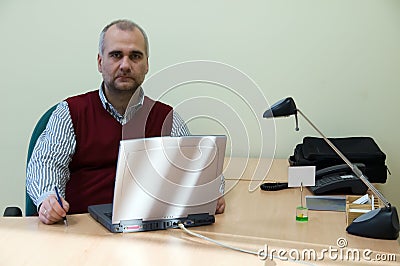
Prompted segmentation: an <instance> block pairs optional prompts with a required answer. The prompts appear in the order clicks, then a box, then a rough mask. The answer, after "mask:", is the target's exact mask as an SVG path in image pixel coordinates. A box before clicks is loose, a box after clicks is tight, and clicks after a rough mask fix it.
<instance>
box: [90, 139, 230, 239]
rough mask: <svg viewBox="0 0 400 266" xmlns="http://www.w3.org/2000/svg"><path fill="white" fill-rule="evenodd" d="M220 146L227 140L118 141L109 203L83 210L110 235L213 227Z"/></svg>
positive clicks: (219, 189)
mask: <svg viewBox="0 0 400 266" xmlns="http://www.w3.org/2000/svg"><path fill="white" fill-rule="evenodd" d="M225 148H226V136H185V137H155V138H144V139H131V140H122V141H121V142H120V148H119V154H118V163H117V172H116V180H115V188H114V200H113V203H110V204H101V205H93V206H89V207H88V211H89V213H90V214H91V216H92V217H93V218H95V219H96V220H97V221H98V222H100V223H101V224H102V225H104V226H105V227H106V228H107V229H108V230H110V231H111V232H139V231H150V230H162V229H168V228H177V227H178V223H179V222H181V223H183V224H185V225H186V226H199V225H207V224H212V223H214V222H215V217H214V214H215V210H216V205H217V199H218V198H219V197H221V196H222V195H223V192H224V180H223V176H222V169H223V163H224V157H225Z"/></svg>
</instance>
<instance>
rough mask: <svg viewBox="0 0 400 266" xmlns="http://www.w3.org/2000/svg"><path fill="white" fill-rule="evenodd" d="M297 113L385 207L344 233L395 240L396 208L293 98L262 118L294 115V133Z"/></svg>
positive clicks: (370, 212) (365, 216)
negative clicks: (298, 107)
mask: <svg viewBox="0 0 400 266" xmlns="http://www.w3.org/2000/svg"><path fill="white" fill-rule="evenodd" d="M297 113H299V114H300V115H301V116H302V117H304V119H305V120H306V121H307V122H308V123H309V124H310V125H311V126H312V127H313V128H314V129H315V130H316V131H317V132H318V133H319V134H320V135H321V136H322V137H323V139H324V140H325V141H326V143H328V145H329V146H330V147H331V148H332V149H333V150H334V151H335V152H336V154H337V155H339V157H340V158H342V160H343V161H345V163H346V164H347V165H348V166H349V167H350V168H351V170H352V171H353V172H354V174H355V175H356V176H357V177H358V178H360V179H361V180H362V181H363V182H364V184H365V185H367V186H368V188H369V189H370V190H371V191H372V193H373V194H374V195H375V196H377V197H378V198H379V199H380V200H381V201H382V203H383V204H384V205H385V206H384V207H382V208H378V209H374V210H371V211H369V212H367V213H365V214H363V215H361V216H359V217H358V218H356V219H354V221H353V222H352V223H351V224H350V225H349V226H348V227H347V228H346V231H347V232H348V233H349V234H352V235H358V236H363V237H369V238H378V239H397V238H398V237H399V217H398V215H397V210H396V207H394V206H392V205H391V204H390V203H389V202H388V201H387V200H386V198H385V197H384V196H383V195H382V193H380V192H379V191H378V190H377V189H376V188H375V187H374V186H373V185H372V184H371V183H370V182H369V181H368V179H367V178H366V176H365V175H364V174H363V173H362V172H361V170H360V169H359V168H358V167H357V166H356V165H354V164H352V163H351V162H350V161H349V160H348V159H347V158H346V157H345V156H344V155H343V153H342V152H341V151H340V150H338V148H336V147H335V145H333V143H332V142H331V141H330V140H329V139H328V138H327V137H325V135H324V134H323V133H322V132H321V131H320V130H319V129H318V128H317V127H316V126H315V125H314V124H313V123H312V122H311V121H310V120H309V119H308V118H307V117H306V116H305V115H304V113H302V112H301V111H300V110H299V109H297V108H296V104H295V103H294V100H293V98H291V97H288V98H286V99H283V100H280V101H279V102H277V103H275V104H274V105H272V107H271V109H268V110H267V111H265V112H264V115H263V117H264V118H272V117H282V116H290V115H295V118H296V131H298V130H299V127H298V119H297Z"/></svg>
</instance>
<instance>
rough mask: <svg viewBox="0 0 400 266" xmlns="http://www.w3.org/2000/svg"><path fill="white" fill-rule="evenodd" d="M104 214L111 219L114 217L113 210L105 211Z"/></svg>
mask: <svg viewBox="0 0 400 266" xmlns="http://www.w3.org/2000/svg"><path fill="white" fill-rule="evenodd" d="M104 215H105V216H107V217H108V218H110V219H111V218H112V212H105V213H104Z"/></svg>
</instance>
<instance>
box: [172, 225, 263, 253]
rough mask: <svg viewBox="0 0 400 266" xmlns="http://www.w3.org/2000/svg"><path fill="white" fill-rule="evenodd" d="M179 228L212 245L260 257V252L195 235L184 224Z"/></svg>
mask: <svg viewBox="0 0 400 266" xmlns="http://www.w3.org/2000/svg"><path fill="white" fill-rule="evenodd" d="M178 226H179V228H180V229H182V230H183V231H185V232H186V233H188V234H189V235H192V236H196V237H199V238H201V239H204V240H207V241H210V242H212V243H214V244H216V245H218V246H221V247H224V248H229V249H233V250H236V251H240V252H244V253H248V254H252V255H256V256H258V252H257V251H251V250H246V249H241V248H237V247H234V246H230V245H227V244H224V243H221V242H218V241H217V240H214V239H211V238H208V237H206V236H203V235H200V234H197V233H195V232H192V231H190V230H189V229H187V228H186V227H185V226H184V225H183V224H182V223H178Z"/></svg>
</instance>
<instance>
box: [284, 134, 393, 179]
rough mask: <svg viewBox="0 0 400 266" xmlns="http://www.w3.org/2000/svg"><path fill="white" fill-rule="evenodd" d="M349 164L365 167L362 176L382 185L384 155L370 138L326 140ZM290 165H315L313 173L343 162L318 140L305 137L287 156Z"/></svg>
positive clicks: (385, 172)
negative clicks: (359, 164)
mask: <svg viewBox="0 0 400 266" xmlns="http://www.w3.org/2000/svg"><path fill="white" fill-rule="evenodd" d="M329 140H330V141H331V142H332V143H333V144H334V145H335V146H336V147H337V148H338V149H339V150H340V151H341V152H342V153H343V154H344V156H346V158H347V159H348V160H349V161H350V162H351V163H362V164H364V165H365V171H364V175H366V176H367V177H368V180H369V181H370V182H371V183H385V182H386V179H387V173H388V169H387V166H386V164H385V160H386V155H385V154H384V153H383V152H382V151H381V149H380V148H379V147H378V145H377V144H376V143H375V141H374V140H373V139H372V138H370V137H348V138H329ZM289 163H290V165H291V166H306V165H315V166H316V170H320V169H323V168H326V167H329V166H333V165H338V164H344V163H345V162H344V161H343V160H342V159H341V158H340V157H339V156H338V155H337V154H336V153H335V151H334V150H333V149H332V148H331V147H330V146H329V145H328V144H327V143H326V142H325V141H324V139H322V138H316V137H305V138H303V143H300V144H297V145H296V147H295V149H294V154H293V155H292V156H290V157H289Z"/></svg>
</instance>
